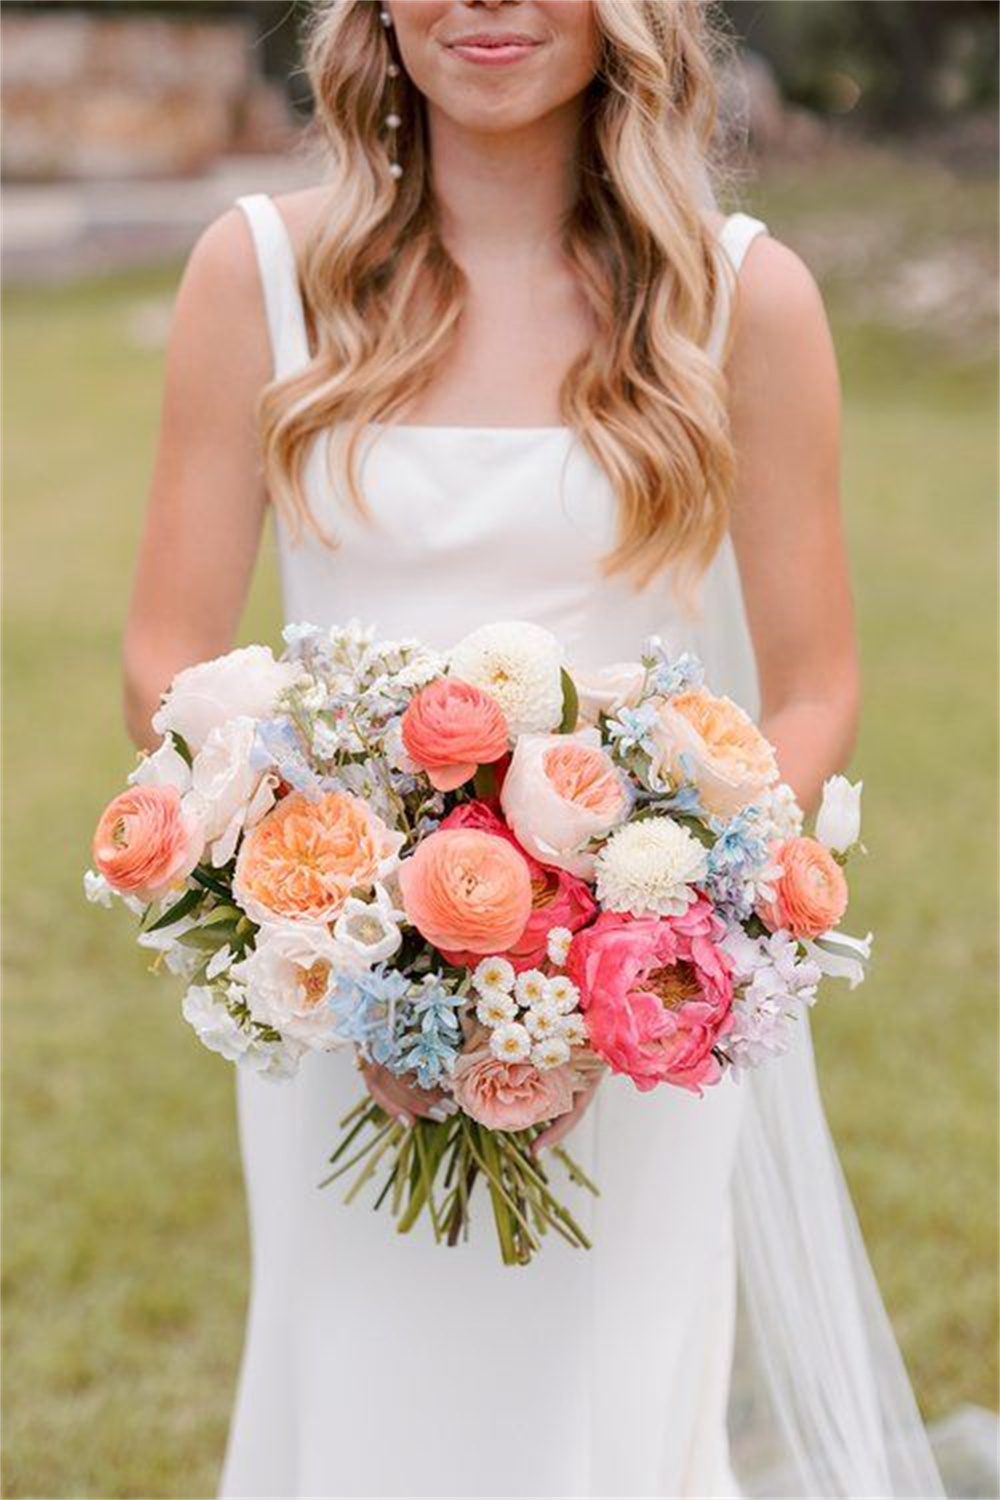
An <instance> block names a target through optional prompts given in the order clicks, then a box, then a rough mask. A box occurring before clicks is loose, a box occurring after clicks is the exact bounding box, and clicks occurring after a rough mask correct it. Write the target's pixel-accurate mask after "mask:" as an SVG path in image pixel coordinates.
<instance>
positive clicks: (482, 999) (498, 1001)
mask: <svg viewBox="0 0 1000 1500" xmlns="http://www.w3.org/2000/svg"><path fill="white" fill-rule="evenodd" d="M476 1016H477V1017H478V1019H479V1020H480V1021H482V1023H483V1025H484V1026H502V1025H503V1024H504V1022H505V1021H516V1020H517V1001H516V1000H515V999H514V997H513V995H511V994H509V993H508V991H507V990H500V989H494V990H481V991H480V994H479V1004H478V1005H477V1006H476Z"/></svg>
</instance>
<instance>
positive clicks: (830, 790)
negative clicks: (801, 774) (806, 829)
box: [816, 776, 864, 854]
mask: <svg viewBox="0 0 1000 1500" xmlns="http://www.w3.org/2000/svg"><path fill="white" fill-rule="evenodd" d="M863 786H864V782H863V781H857V782H854V783H853V785H852V783H851V782H850V781H848V779H847V777H846V776H829V777H828V778H827V779H826V781H824V783H823V801H822V804H821V806H820V810H819V812H818V813H817V814H816V837H817V838H818V839H819V841H820V843H821V844H825V845H826V847H827V848H828V849H832V850H833V851H834V852H835V853H837V854H846V852H847V850H848V849H850V847H851V845H852V844H856V843H857V841H858V839H859V838H860V837H861V788H862V787H863Z"/></svg>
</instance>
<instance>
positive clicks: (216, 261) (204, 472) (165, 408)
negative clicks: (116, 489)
mask: <svg viewBox="0 0 1000 1500" xmlns="http://www.w3.org/2000/svg"><path fill="white" fill-rule="evenodd" d="M270 377H271V352H270V341H269V336H268V330H267V324H266V320H265V315H264V306H263V298H262V294H261V288H260V283H259V277H258V272H257V265H256V260H255V258H254V251H253V243H252V241H251V238H250V231H249V226H248V225H247V224H246V221H245V219H244V217H243V214H242V212H241V210H240V209H238V208H235V207H234V208H231V209H229V210H228V211H227V212H226V213H224V214H222V215H221V216H220V217H219V218H218V219H216V220H215V221H214V222H213V223H212V224H210V225H209V226H208V228H207V229H205V230H204V231H203V233H202V235H201V236H200V238H199V239H198V241H197V243H196V244H195V246H194V248H193V250H192V251H191V254H190V256H189V258H188V262H187V265H186V267H185V270H184V274H183V277H182V279H181V284H180V287H179V290H178V293H177V299H176V303H175V307H174V313H173V318H172V322H171V327H170V334H169V338H168V341H167V356H166V371H165V380H164V388H163V400H162V411H161V420H160V431H159V438H158V444H157V451H156V457H155V463H154V469H153V477H152V483H151V487H150V492H149V497H148V502H147V508H146V515H145V521H144V526H143V532H142V538H141V543H140V546H139V551H138V556H137V559H136V566H135V573H134V576H133V581H132V592H131V598H130V602H129V609H128V616H127V621H126V626H125V633H124V642H123V656H122V668H123V684H122V686H123V699H124V705H123V706H124V715H125V724H126V728H127V729H128V733H129V735H130V737H131V739H132V740H133V742H134V743H135V744H136V745H137V746H140V747H145V748H152V747H153V746H154V745H155V744H156V742H157V736H156V735H155V734H154V733H153V731H152V729H151V727H150V719H151V717H152V714H153V713H154V712H155V710H156V708H157V705H158V703H159V699H160V695H161V693H162V692H163V690H164V689H165V688H166V686H167V684H168V683H169V682H170V679H171V678H172V677H173V676H174V674H175V673H176V672H178V671H179V670H180V669H181V668H182V667H185V666H190V665H191V664H192V663H194V662H196V661H201V660H204V659H206V658H208V657H212V656H218V655H221V654H222V653H223V652H225V651H228V650H230V649H231V646H232V643H233V639H234V636H235V633H236V630H237V627H238V624H239V619H240V614H241V611H242V608H243V604H244V601H245V599H246V595H247V591H248V589H249V586H250V580H251V578H252V576H253V568H254V561H255V558H256V555H257V549H258V546H259V542H260V535H261V530H262V526H263V520H264V515H265V512H266V506H267V495H266V491H265V488H264V484H263V479H262V475H261V472H260V464H259V457H258V449H257V440H256V431H255V425H254V416H253V413H254V405H255V402H256V399H257V396H258V394H259V391H260V388H261V386H262V385H263V384H265V382H266V381H267V380H269V379H270Z"/></svg>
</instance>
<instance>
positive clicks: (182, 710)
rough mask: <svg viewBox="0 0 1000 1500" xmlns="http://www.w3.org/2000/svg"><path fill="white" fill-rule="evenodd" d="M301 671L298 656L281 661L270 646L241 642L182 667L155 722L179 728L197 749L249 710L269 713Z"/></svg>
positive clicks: (254, 715) (159, 728)
mask: <svg viewBox="0 0 1000 1500" xmlns="http://www.w3.org/2000/svg"><path fill="white" fill-rule="evenodd" d="M301 676H302V667H301V665H300V664H299V663H298V662H283V661H276V660H275V658H274V655H273V653H272V651H271V649H270V647H269V646H241V647H239V648H238V649H237V650H235V651H229V652H227V653H226V655H225V656H216V657H213V658H212V659H211V660H210V661H203V662H198V663H196V665H194V666H191V667H185V668H184V669H183V670H182V671H180V672H178V673H177V675H176V677H175V678H174V680H173V682H172V683H171V684H170V687H169V688H168V689H167V692H166V696H165V698H164V700H163V702H162V704H161V705H160V707H159V708H158V709H157V710H156V713H155V714H154V715H153V720H152V724H153V728H154V729H155V730H156V732H157V734H166V733H167V730H168V729H175V730H176V731H177V733H178V734H180V735H182V736H183V737H184V740H185V741H186V743H187V745H188V747H189V748H190V750H191V753H192V755H194V754H195V753H196V752H197V751H199V750H200V749H201V747H202V745H203V744H204V743H205V741H206V740H207V738H208V736H209V733H210V732H211V731H212V730H213V729H214V728H215V727H216V726H217V725H219V724H225V723H227V722H228V721H229V720H230V719H237V718H240V717H241V716H243V715H246V716H247V717H248V718H251V719H263V718H266V717H267V716H268V715H269V714H271V713H272V712H273V711H274V707H275V704H276V702H277V699H278V695H279V693H281V692H282V691H283V689H285V688H286V687H290V686H291V684H292V683H293V682H297V681H299V680H300V678H301Z"/></svg>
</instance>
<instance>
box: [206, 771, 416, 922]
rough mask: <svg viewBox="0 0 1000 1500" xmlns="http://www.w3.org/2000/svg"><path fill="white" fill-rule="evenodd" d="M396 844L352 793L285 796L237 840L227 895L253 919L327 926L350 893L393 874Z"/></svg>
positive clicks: (392, 835)
mask: <svg viewBox="0 0 1000 1500" xmlns="http://www.w3.org/2000/svg"><path fill="white" fill-rule="evenodd" d="M402 843H403V834H401V833H394V832H393V831H392V829H390V828H388V827H386V825H385V823H383V822H382V820H381V818H379V817H378V816H377V815H376V813H374V812H373V811H372V809H371V808H370V807H369V806H368V804H367V802H364V801H363V800H362V799H361V798H360V797H355V796H354V795H353V794H352V793H351V792H336V791H334V792H324V793H323V795H322V796H321V797H317V798H311V797H308V796H306V794H305V793H304V792H290V793H289V794H288V796H287V797H283V798H282V799H281V801H280V802H279V803H278V804H277V806H275V807H273V808H272V809H271V811H270V812H269V813H267V814H266V815H265V816H264V817H263V818H262V819H261V821H260V822H259V823H257V824H256V825H255V827H254V828H252V829H251V830H250V832H249V833H248V834H247V835H246V837H245V838H244V840H243V843H242V844H241V846H240V852H239V854H238V855H237V856H236V868H235V870H234V872H233V895H234V896H235V898H236V900H237V901H238V902H239V904H240V906H242V908H243V910H244V911H245V912H246V913H247V915H248V916H249V917H252V918H253V920H254V921H255V922H268V921H271V922H273V921H275V920H277V919H279V918H282V917H288V918H292V919H293V920H299V921H305V922H329V921H331V920H332V919H333V918H334V917H335V916H336V915H337V913H338V912H339V911H340V908H341V907H342V906H343V904H344V902H345V901H346V900H347V898H348V896H349V895H350V894H351V892H352V890H354V889H356V888H358V887H361V888H365V887H370V886H371V885H373V884H374V882H375V881H376V880H381V879H382V878H383V877H384V876H386V875H388V874H389V873H390V872H391V871H392V870H393V869H394V867H395V865H396V863H397V858H398V854H399V850H400V847H401V845H402Z"/></svg>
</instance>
